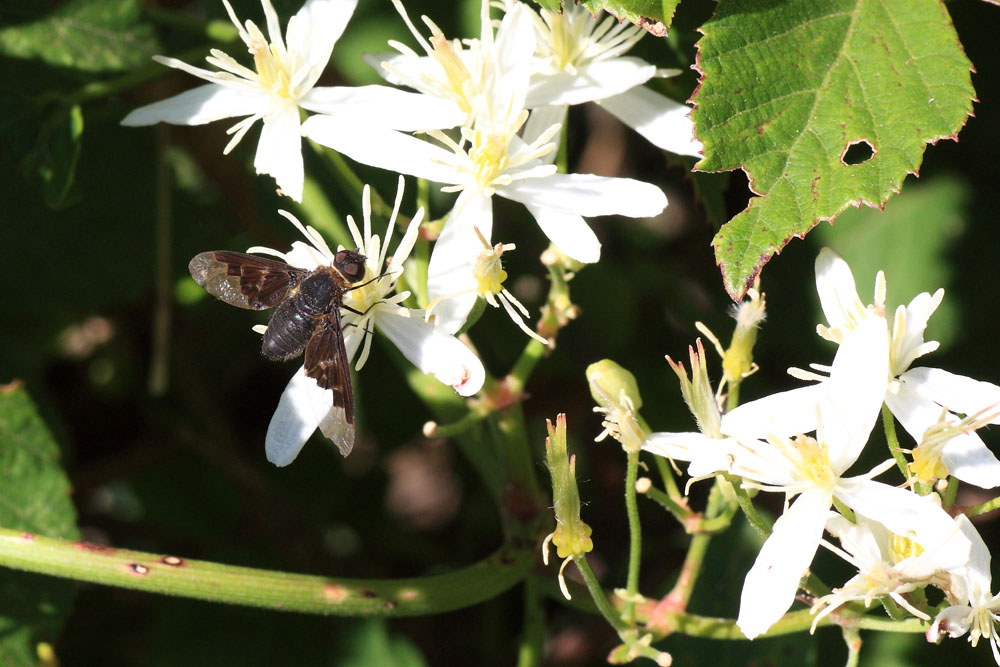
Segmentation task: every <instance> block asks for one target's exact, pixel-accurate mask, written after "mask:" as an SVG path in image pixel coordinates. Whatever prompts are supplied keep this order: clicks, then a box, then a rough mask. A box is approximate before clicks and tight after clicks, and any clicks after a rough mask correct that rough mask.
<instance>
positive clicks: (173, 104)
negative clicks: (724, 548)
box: [121, 83, 271, 127]
mask: <svg viewBox="0 0 1000 667" xmlns="http://www.w3.org/2000/svg"><path fill="white" fill-rule="evenodd" d="M270 104H271V100H270V97H269V96H268V95H266V94H264V93H262V92H259V91H255V90H252V89H250V88H237V87H229V86H220V85H218V84H214V83H208V84H205V85H204V86H198V87H197V88H192V89H191V90H188V91H186V92H183V93H181V94H180V95H174V96H173V97H168V98H167V99H165V100H161V101H159V102H154V103H153V104H147V105H146V106H144V107H139V108H138V109H135V110H133V111H132V112H130V113H129V114H128V115H127V116H125V118H123V119H122V121H121V124H122V125H128V126H133V127H134V126H140V125H154V124H155V123H170V124H172V125H204V124H205V123H211V122H213V121H216V120H220V119H222V118H234V117H236V116H252V115H254V114H257V113H260V112H261V111H263V110H266V109H267V108H268V107H269V106H270Z"/></svg>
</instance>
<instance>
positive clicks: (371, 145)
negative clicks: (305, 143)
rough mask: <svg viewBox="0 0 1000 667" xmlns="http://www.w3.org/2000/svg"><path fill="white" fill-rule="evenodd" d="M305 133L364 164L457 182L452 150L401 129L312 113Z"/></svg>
mask: <svg viewBox="0 0 1000 667" xmlns="http://www.w3.org/2000/svg"><path fill="white" fill-rule="evenodd" d="M302 134H303V135H305V136H307V137H309V138H310V139H312V140H313V141H315V142H317V143H319V144H322V145H324V146H327V147H328V148H332V149H333V150H335V151H337V152H338V153H343V154H344V155H346V156H348V157H349V158H351V159H352V160H355V161H356V162H360V163H361V164H367V165H371V166H373V167H380V168H382V169H388V170H389V171H395V172H398V173H401V174H407V175H409V176H416V177H417V178H426V179H427V180H429V181H433V182H435V183H455V182H456V180H455V179H456V175H457V172H456V171H455V169H454V168H453V167H451V166H448V165H449V163H451V162H452V161H453V157H452V156H453V154H452V152H451V151H448V150H445V149H443V148H441V147H439V146H435V145H434V144H431V143H429V142H427V141H423V140H421V139H417V138H416V137H411V136H410V135H408V134H403V133H402V132H395V131H393V130H387V129H385V128H376V127H365V128H358V126H357V125H356V123H353V122H345V121H344V120H343V119H338V118H334V117H332V116H323V115H318V116H310V117H309V118H307V119H306V120H305V122H304V123H302Z"/></svg>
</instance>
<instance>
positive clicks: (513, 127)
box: [302, 5, 667, 331]
mask: <svg viewBox="0 0 1000 667" xmlns="http://www.w3.org/2000/svg"><path fill="white" fill-rule="evenodd" d="M494 48H495V49H496V51H497V53H496V54H495V55H494V58H492V59H490V62H491V63H493V64H494V67H495V71H494V72H493V74H492V76H491V77H490V81H491V86H490V89H489V91H488V93H487V95H486V97H485V98H483V99H484V100H488V104H484V106H483V107H482V108H481V109H480V113H479V115H478V116H477V118H476V120H475V123H474V124H473V126H472V127H465V128H462V131H461V139H460V140H459V141H455V140H453V139H452V138H451V137H449V136H447V135H445V134H443V133H440V132H431V133H430V134H431V136H433V137H434V138H435V139H436V140H437V142H438V144H434V143H431V142H427V141H422V140H420V139H417V138H415V137H412V136H409V135H405V134H402V133H399V132H383V133H382V134H381V135H380V136H379V137H378V138H377V139H375V140H372V138H371V137H366V138H362V137H359V136H357V135H356V134H354V133H352V132H350V131H348V130H347V129H346V128H344V127H342V126H340V125H339V124H337V123H336V122H334V121H332V119H330V118H328V117H325V116H313V117H311V118H309V119H308V120H307V121H306V122H305V123H304V124H303V126H302V131H303V134H305V135H306V136H308V137H310V138H312V139H314V140H315V141H317V142H319V143H321V144H323V145H326V146H330V147H333V148H335V149H336V150H338V151H340V152H342V153H344V154H346V155H349V156H350V157H352V158H353V159H355V160H357V161H359V162H362V163H365V164H370V165H374V166H378V167H382V168H384V169H390V170H392V171H396V172H399V173H403V174H410V175H413V176H417V177H419V178H426V179H427V180H430V181H434V182H437V183H444V184H447V185H448V186H449V187H447V188H445V189H446V190H449V191H460V192H461V194H460V195H459V197H458V200H457V201H456V203H455V207H454V209H453V210H452V213H451V215H450V216H449V217H448V219H447V221H446V222H445V225H444V229H443V230H442V232H441V236H440V238H439V239H438V241H437V243H436V244H435V246H434V251H433V254H432V256H431V260H430V265H429V266H428V284H427V290H428V296H429V297H430V298H431V299H432V300H434V299H437V298H440V297H447V296H449V295H452V294H455V293H456V292H463V293H464V294H465V296H459V297H456V298H451V299H447V300H446V301H445V302H444V303H442V304H441V306H440V307H439V308H438V309H436V311H435V317H436V318H437V320H438V322H439V323H440V324H441V325H442V326H444V327H445V329H446V330H447V331H457V330H458V329H459V328H460V327H461V326H462V324H464V322H465V319H466V317H467V316H468V314H469V311H470V310H471V308H472V306H473V304H474V303H475V300H476V294H475V289H476V281H475V276H474V274H473V269H474V267H475V264H476V261H477V260H478V258H479V253H480V250H481V248H482V243H481V242H480V240H479V238H478V236H477V235H476V233H475V229H476V228H478V229H479V231H480V232H481V233H482V235H483V237H484V238H486V240H487V241H490V239H491V237H492V232H493V208H492V197H493V196H494V195H499V196H501V197H506V198H508V199H512V200H514V201H518V202H521V203H523V204H524V205H525V206H527V207H528V210H529V211H530V212H531V213H532V215H533V216H534V218H535V220H536V221H537V222H538V225H539V226H540V227H541V228H542V231H543V232H544V233H545V234H546V236H548V237H549V239H550V240H551V241H552V242H553V243H554V244H555V245H556V246H558V247H559V248H560V250H562V251H563V252H564V253H565V254H567V255H569V256H570V257H572V258H573V259H576V260H578V261H581V262H596V261H597V260H598V259H599V258H600V247H601V244H600V242H599V241H598V240H597V236H596V235H595V234H594V232H593V231H592V230H591V229H590V227H589V226H588V225H587V223H586V222H584V220H583V216H584V215H586V216H595V215H613V214H619V215H626V216H631V217H647V216H652V215H656V214H657V213H659V212H660V211H662V210H663V208H664V207H665V206H666V203H667V201H666V197H665V196H664V195H663V192H662V191H661V190H660V189H659V188H657V187H656V186H654V185H650V184H648V183H642V182H639V181H634V180H631V179H627V178H606V177H601V176H593V175H589V174H586V175H584V174H557V173H555V171H556V168H555V166H554V165H552V164H550V163H549V161H548V160H547V159H546V158H547V157H548V156H549V155H550V153H552V151H553V150H554V149H555V144H553V143H552V142H551V140H552V138H553V137H555V136H556V135H557V134H558V132H559V126H558V125H552V126H550V127H548V128H546V129H544V130H542V131H539V132H536V131H534V130H532V131H531V132H528V131H526V132H525V136H524V137H523V138H522V137H521V136H518V131H519V130H521V128H522V127H523V126H524V124H525V121H526V120H527V119H528V112H527V111H526V110H525V108H524V99H525V95H526V94H527V87H528V81H529V76H530V66H531V53H532V52H533V51H534V33H533V27H532V24H531V17H530V16H529V14H528V10H527V9H526V8H524V7H523V6H522V5H518V6H516V7H515V8H514V9H513V10H511V11H510V12H509V13H508V14H507V15H506V16H505V17H504V19H503V22H502V23H501V25H500V28H499V29H498V31H497V35H496V41H495V44H494Z"/></svg>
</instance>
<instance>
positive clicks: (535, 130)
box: [521, 105, 568, 164]
mask: <svg viewBox="0 0 1000 667" xmlns="http://www.w3.org/2000/svg"><path fill="white" fill-rule="evenodd" d="M567 109H568V107H565V106H559V105H554V106H544V107H534V108H532V109H531V115H529V116H528V121H527V122H526V123H525V124H524V132H523V133H522V136H521V139H522V140H523V141H524V143H526V144H531V143H534V142H535V140H536V139H538V138H539V137H541V136H542V134H544V133H545V132H548V130H549V128H551V127H552V126H553V125H562V124H563V123H565V122H566V111H567ZM557 152H558V151H549V152H548V153H547V154H546V155H544V156H542V158H541V160H542V161H543V162H547V163H549V164H551V163H553V162H555V159H556V153H557Z"/></svg>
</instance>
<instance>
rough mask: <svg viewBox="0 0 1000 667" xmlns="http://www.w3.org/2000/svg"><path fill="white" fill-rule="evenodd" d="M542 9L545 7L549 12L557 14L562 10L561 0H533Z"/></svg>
mask: <svg viewBox="0 0 1000 667" xmlns="http://www.w3.org/2000/svg"><path fill="white" fill-rule="evenodd" d="M535 3H537V4H538V5H539V6H540V7H542V9H547V10H549V11H550V12H555V13H557V14H559V13H561V12H562V0H535Z"/></svg>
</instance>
